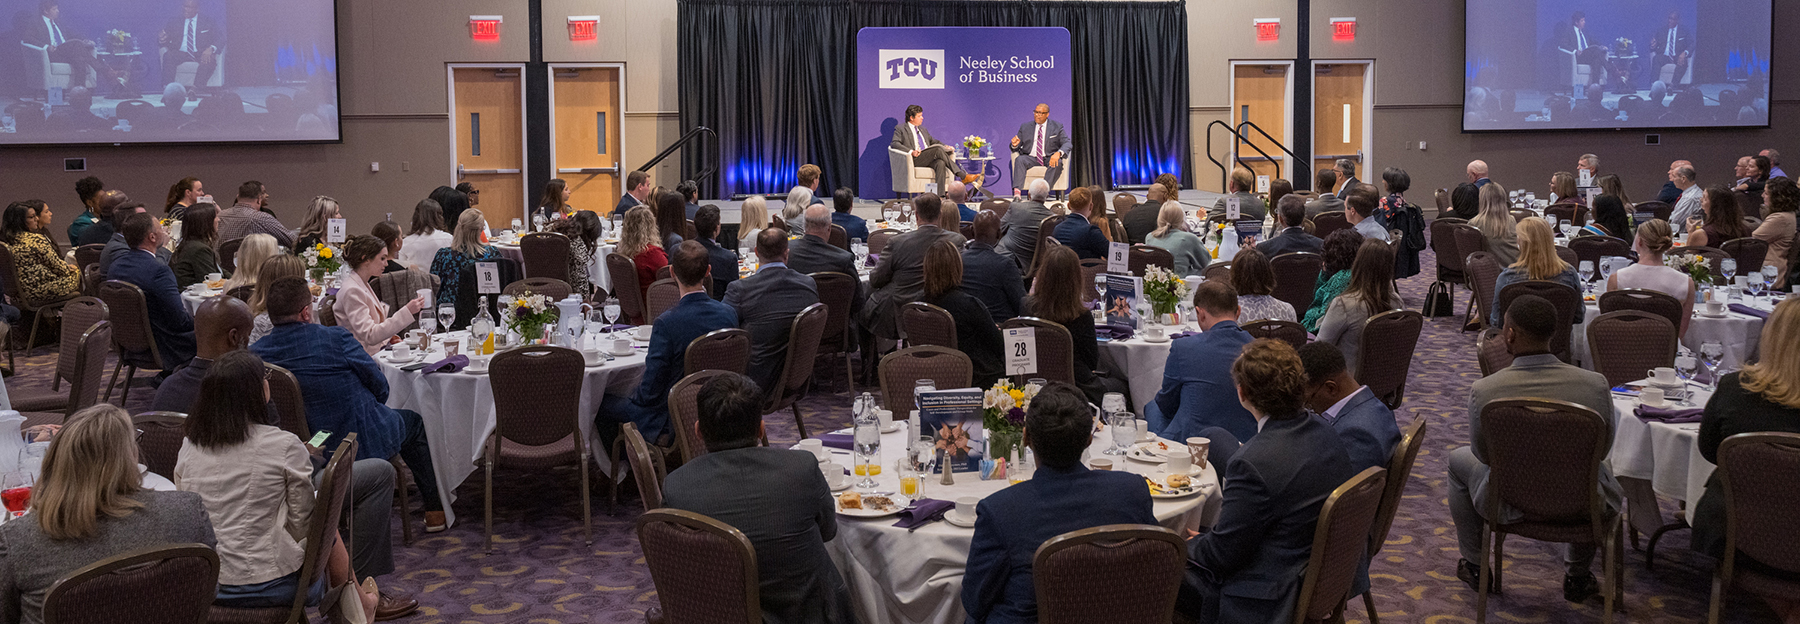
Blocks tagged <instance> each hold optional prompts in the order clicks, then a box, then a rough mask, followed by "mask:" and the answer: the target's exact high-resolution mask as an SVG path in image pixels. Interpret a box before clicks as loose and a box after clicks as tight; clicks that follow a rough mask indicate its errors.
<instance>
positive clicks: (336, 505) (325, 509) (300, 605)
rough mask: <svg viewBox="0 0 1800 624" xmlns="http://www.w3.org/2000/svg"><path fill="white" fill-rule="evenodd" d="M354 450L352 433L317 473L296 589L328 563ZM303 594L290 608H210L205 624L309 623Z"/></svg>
mask: <svg viewBox="0 0 1800 624" xmlns="http://www.w3.org/2000/svg"><path fill="white" fill-rule="evenodd" d="M356 448H357V442H356V433H355V432H351V433H349V434H348V435H345V436H344V441H343V443H341V444H339V445H338V448H337V452H335V453H332V455H331V461H330V462H329V463H327V464H325V470H324V472H322V473H320V477H319V487H318V494H317V495H316V497H315V498H314V500H313V513H312V517H311V518H309V519H308V520H307V521H306V533H305V534H304V535H303V537H304V538H305V540H304V541H303V542H301V543H303V544H305V545H306V546H305V554H304V555H302V558H301V560H300V578H299V584H298V586H299V587H312V586H313V584H314V583H316V582H318V580H319V577H321V576H323V575H324V574H325V570H326V564H327V563H328V562H329V561H330V560H331V553H332V551H333V549H334V547H335V546H337V543H338V541H339V540H340V539H342V537H341V536H340V535H339V533H338V519H340V518H342V517H344V506H345V505H347V504H349V502H348V499H349V497H350V483H351V482H352V481H355V480H356V479H355V478H354V477H353V476H351V468H350V465H351V464H352V463H355V462H356ZM346 550H348V548H346ZM216 589H217V588H215V590H216ZM307 593H308V592H304V591H297V592H294V602H293V604H292V605H290V606H286V607H258V608H234V607H221V606H219V605H212V609H211V610H210V612H209V613H208V615H207V617H206V621H207V622H213V623H218V624H295V623H299V622H309V621H311V620H310V619H308V618H307V617H306V598H307Z"/></svg>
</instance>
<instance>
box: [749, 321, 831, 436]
mask: <svg viewBox="0 0 1800 624" xmlns="http://www.w3.org/2000/svg"><path fill="white" fill-rule="evenodd" d="M826 316H828V313H827V312H826V311H825V304H823V303H815V304H812V305H809V306H806V308H805V309H803V310H801V311H800V313H799V314H796V315H794V325H793V327H792V328H791V329H789V330H788V348H787V361H786V362H785V363H783V364H782V365H781V371H782V373H781V378H782V383H781V386H780V391H779V392H778V393H776V395H775V396H774V397H770V398H771V400H770V402H769V408H768V409H765V410H763V413H764V414H767V413H770V412H774V411H775V410H778V409H781V408H784V407H789V406H792V405H793V404H794V402H795V401H798V400H800V397H802V396H805V395H806V383H807V382H808V381H811V380H812V374H813V363H814V362H813V360H815V359H818V357H819V340H820V339H823V338H824V337H825V320H826ZM800 435H801V437H806V428H805V427H804V426H802V427H801V428H800Z"/></svg>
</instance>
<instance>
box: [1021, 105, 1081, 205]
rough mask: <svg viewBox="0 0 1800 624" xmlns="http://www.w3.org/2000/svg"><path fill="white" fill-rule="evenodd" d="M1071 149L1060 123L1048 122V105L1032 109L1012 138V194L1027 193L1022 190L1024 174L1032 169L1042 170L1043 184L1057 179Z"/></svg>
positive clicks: (1072, 145) (1071, 145) (1049, 120)
mask: <svg viewBox="0 0 1800 624" xmlns="http://www.w3.org/2000/svg"><path fill="white" fill-rule="evenodd" d="M1073 147H1074V144H1073V143H1070V142H1069V135H1068V133H1067V132H1064V131H1063V125H1062V123H1061V122H1058V121H1055V120H1053V119H1050V105H1049V104H1039V105H1037V106H1035V107H1033V108H1032V109H1031V121H1028V122H1025V123H1023V124H1019V133H1018V134H1016V135H1014V136H1013V138H1012V153H1013V161H1012V163H1013V165H1012V183H1013V194H1014V195H1018V194H1020V191H1021V190H1027V189H1024V183H1025V173H1026V172H1027V171H1030V170H1031V168H1032V167H1043V168H1044V179H1045V180H1049V181H1051V182H1055V181H1056V180H1057V179H1058V178H1061V177H1062V165H1063V159H1064V158H1068V157H1069V151H1070V150H1071V149H1072V148H1073Z"/></svg>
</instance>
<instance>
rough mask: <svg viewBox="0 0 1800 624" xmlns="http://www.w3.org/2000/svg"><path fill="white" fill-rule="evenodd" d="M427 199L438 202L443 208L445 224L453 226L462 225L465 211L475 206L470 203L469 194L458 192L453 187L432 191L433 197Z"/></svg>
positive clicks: (438, 188) (442, 187)
mask: <svg viewBox="0 0 1800 624" xmlns="http://www.w3.org/2000/svg"><path fill="white" fill-rule="evenodd" d="M427 199H430V200H431V201H434V202H437V203H438V207H440V208H443V211H444V223H445V224H446V225H451V226H454V225H456V224H457V223H461V219H462V213H463V211H465V210H468V209H469V208H470V207H471V206H472V205H473V204H471V203H470V200H469V195H468V194H467V193H464V192H462V191H459V190H456V188H455V187H451V186H440V187H437V188H435V189H432V191H431V195H429V196H428V197H427ZM440 229H441V228H440Z"/></svg>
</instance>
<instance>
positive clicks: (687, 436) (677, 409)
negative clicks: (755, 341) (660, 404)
mask: <svg viewBox="0 0 1800 624" xmlns="http://www.w3.org/2000/svg"><path fill="white" fill-rule="evenodd" d="M738 331H742V330H738ZM733 372H734V371H724V370H711V369H709V370H702V371H697V372H692V373H688V375H687V376H686V377H682V378H681V381H677V382H675V385H674V386H673V387H670V388H669V426H670V427H674V428H675V447H676V448H678V449H680V451H681V463H682V464H684V465H685V464H687V463H688V462H690V461H693V460H694V458H695V457H699V456H701V455H705V454H706V441H705V440H702V439H700V432H699V431H698V430H696V429H694V425H695V424H696V423H698V422H700V389H701V388H704V387H706V383H707V382H709V381H712V380H713V378H715V377H719V376H721V375H726V374H732V373H733ZM736 374H740V375H741V374H742V373H736Z"/></svg>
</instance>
